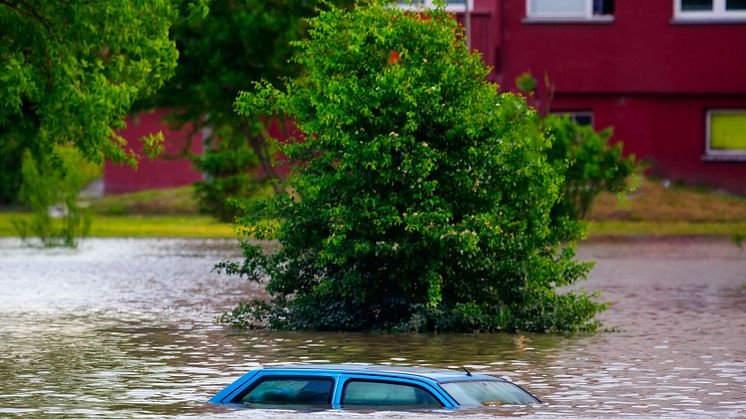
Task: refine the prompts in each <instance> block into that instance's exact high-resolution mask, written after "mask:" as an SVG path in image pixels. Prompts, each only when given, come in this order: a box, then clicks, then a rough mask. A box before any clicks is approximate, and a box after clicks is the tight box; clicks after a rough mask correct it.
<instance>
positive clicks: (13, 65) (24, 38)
mask: <svg viewBox="0 0 746 419" xmlns="http://www.w3.org/2000/svg"><path fill="white" fill-rule="evenodd" d="M176 16H177V14H176V10H175V9H174V7H173V5H172V2H170V1H156V2H153V1H148V0H91V1H82V0H74V1H66V2H58V1H46V0H24V1H18V0H2V1H0V57H1V58H2V61H1V62H2V64H0V66H2V67H1V70H0V154H2V156H3V157H2V158H0V175H1V177H2V187H0V193H2V195H1V196H0V202H2V203H7V202H10V201H12V200H14V199H15V197H16V194H17V192H18V188H19V187H20V182H21V178H20V173H21V160H22V159H21V156H22V155H23V152H24V149H28V150H29V151H30V153H31V157H32V158H34V159H37V160H39V159H45V160H46V159H50V160H51V161H52V163H54V162H55V161H58V160H59V156H56V157H55V155H56V151H55V150H56V149H57V148H56V146H58V145H72V146H74V147H76V148H77V149H78V150H80V151H81V152H82V154H83V156H84V157H85V158H87V159H89V160H91V161H94V162H101V161H102V160H103V159H104V158H109V159H112V160H114V161H117V162H128V163H130V164H135V161H136V156H135V154H134V153H132V152H126V151H125V150H124V149H123V147H122V146H123V144H124V139H123V138H121V137H120V136H118V135H117V134H116V129H118V128H122V127H123V125H124V122H123V121H124V118H125V116H126V114H127V112H128V110H129V108H130V106H131V105H132V103H133V102H134V101H135V100H136V99H138V98H141V97H143V96H146V95H148V94H151V93H153V92H154V91H155V89H157V88H158V87H160V86H161V85H162V84H163V83H164V81H165V80H166V79H168V77H170V76H171V74H172V73H173V70H174V67H175V66H176V58H177V55H178V54H177V51H176V47H175V45H174V42H173V41H172V40H171V39H169V28H170V26H171V24H172V23H173V20H174V19H175V18H176ZM156 141H157V137H156V136H153V137H150V138H148V142H147V144H149V145H151V146H153V145H154V143H155V142H156ZM54 164H57V166H59V162H57V163H54Z"/></svg>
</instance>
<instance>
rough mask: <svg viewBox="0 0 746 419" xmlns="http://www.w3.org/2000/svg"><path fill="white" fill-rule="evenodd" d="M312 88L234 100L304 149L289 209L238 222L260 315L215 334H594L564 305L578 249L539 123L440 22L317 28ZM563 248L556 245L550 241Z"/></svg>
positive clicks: (420, 17) (331, 19) (579, 274)
mask: <svg viewBox="0 0 746 419" xmlns="http://www.w3.org/2000/svg"><path fill="white" fill-rule="evenodd" d="M309 23H310V34H311V39H310V40H309V41H307V42H304V43H302V44H300V45H299V46H300V47H301V53H300V55H299V56H298V58H297V60H298V62H299V63H300V64H301V65H303V66H305V67H306V68H307V69H308V71H307V73H305V74H304V76H302V77H301V78H299V79H295V80H292V81H289V82H287V84H286V86H285V87H286V90H285V92H284V93H283V92H280V91H278V90H275V89H274V88H272V87H271V86H269V85H268V84H263V85H258V86H256V89H255V91H254V92H253V93H242V94H241V95H240V96H239V98H238V100H237V105H236V107H237V110H238V112H239V113H242V114H252V115H253V114H272V113H280V112H285V113H287V114H288V115H289V116H291V117H292V118H293V120H294V121H295V122H296V124H297V126H298V128H299V129H300V131H302V132H303V133H304V136H305V140H303V141H291V142H289V143H287V144H285V145H283V146H282V149H283V152H284V153H285V154H286V155H287V156H288V157H289V158H290V159H291V160H292V161H294V162H295V163H296V165H295V169H294V172H293V173H292V174H291V175H290V176H289V177H288V178H287V185H286V189H285V190H286V193H284V194H279V195H276V196H274V197H271V199H268V200H266V201H263V202H261V203H259V204H257V205H256V206H255V207H253V208H245V209H244V210H245V213H244V215H243V217H242V218H241V219H240V223H239V224H240V229H241V231H243V232H244V234H246V235H247V236H250V237H253V238H257V239H264V240H267V239H269V240H277V241H278V243H279V248H278V250H277V251H275V252H272V253H265V252H263V251H262V249H261V247H260V246H259V245H256V242H251V241H249V240H246V241H245V242H244V243H243V246H244V260H243V262H226V263H223V264H220V265H219V268H221V269H224V270H225V271H227V272H228V273H230V274H238V275H242V276H246V277H248V278H249V279H251V280H255V281H262V280H264V279H265V278H269V279H268V283H267V291H268V292H269V294H270V296H271V300H269V301H256V300H255V301H253V302H249V303H245V304H243V305H241V306H239V307H237V308H236V309H235V310H234V311H233V312H231V313H227V314H226V315H225V316H223V318H222V320H223V321H224V322H227V323H230V324H234V325H237V326H241V327H262V326H266V325H268V326H270V327H274V328H289V329H297V328H298V329H326V330H328V329H332V330H365V329H393V330H411V331H426V330H439V331H443V330H458V331H476V330H482V331H495V330H507V331H512V330H518V329H521V330H531V331H558V330H592V329H595V328H596V327H597V326H598V323H597V322H596V321H594V315H595V314H596V313H597V312H598V311H600V310H602V309H604V307H605V306H604V305H603V304H599V303H596V302H594V301H593V299H592V296H589V295H587V294H584V293H582V292H576V291H570V292H566V293H563V294H560V293H558V292H557V287H561V286H566V285H571V284H574V283H575V282H577V281H578V280H581V279H583V278H584V277H585V275H586V274H587V272H588V270H589V269H590V264H588V263H581V262H577V261H575V260H574V250H573V242H572V239H574V238H575V237H577V236H578V235H579V234H580V233H581V232H582V223H581V222H579V221H577V220H575V219H572V218H570V217H569V216H567V215H563V214H560V215H558V218H557V222H551V218H550V214H551V211H552V209H553V208H554V206H555V205H556V203H557V202H558V199H559V198H560V196H561V188H562V184H563V178H562V175H561V173H562V170H559V169H558V168H557V167H555V166H554V165H552V164H551V163H550V162H548V160H547V156H546V153H547V152H548V151H549V149H550V147H551V144H550V141H549V139H548V137H546V136H545V135H544V133H543V131H542V128H541V124H540V120H539V116H538V115H537V113H536V112H535V111H534V110H533V109H532V108H530V107H529V106H527V105H526V103H525V102H524V100H523V99H522V98H521V97H520V96H516V95H514V94H511V93H498V91H497V86H495V85H494V84H492V83H490V82H487V81H486V79H485V77H486V75H487V74H488V72H489V70H488V68H487V67H486V66H485V65H484V64H483V63H482V61H481V59H480V57H479V56H478V55H475V54H471V53H470V52H469V51H468V49H467V48H466V46H465V45H464V39H463V33H462V31H461V29H460V28H459V26H458V24H457V23H456V22H455V21H454V20H453V19H452V17H450V16H449V15H448V14H447V13H445V12H444V10H442V9H438V10H435V11H432V12H424V13H422V14H417V13H415V14H411V13H406V12H402V11H401V10H398V9H396V8H392V7H388V6H383V5H379V4H375V3H374V4H372V5H370V6H367V7H358V8H356V9H355V10H354V11H352V12H344V11H340V10H331V11H326V12H322V13H321V14H320V15H319V16H318V17H317V18H315V19H312V20H310V22H309ZM561 237H562V238H567V239H569V241H568V242H567V243H564V244H562V245H561V243H560V238H561Z"/></svg>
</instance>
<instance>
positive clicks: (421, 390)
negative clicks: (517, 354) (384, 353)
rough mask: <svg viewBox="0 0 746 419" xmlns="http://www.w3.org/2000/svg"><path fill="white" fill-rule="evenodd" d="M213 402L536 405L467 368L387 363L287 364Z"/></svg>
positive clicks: (256, 374)
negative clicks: (459, 369)
mask: <svg viewBox="0 0 746 419" xmlns="http://www.w3.org/2000/svg"><path fill="white" fill-rule="evenodd" d="M210 402H211V403H217V404H227V405H234V406H244V407H254V408H313V409H440V408H445V409H458V408H469V407H479V406H496V405H503V404H519V405H537V404H541V400H539V399H538V398H537V397H536V396H534V395H532V394H531V393H529V392H528V391H526V390H524V389H522V388H521V387H519V386H517V385H515V384H513V383H511V382H509V381H507V380H504V379H502V378H496V377H492V376H489V375H483V374H472V373H470V372H468V371H466V370H464V371H456V370H443V369H430V368H419V367H393V366H386V365H375V366H374V365H290V366H282V367H267V368H262V369H257V370H252V371H249V372H248V373H246V374H245V375H244V376H242V377H241V378H239V379H238V380H236V381H235V382H234V383H233V384H231V385H229V386H228V387H226V388H225V389H223V390H222V391H221V392H220V393H218V394H216V395H215V396H214V397H213V398H212V399H210Z"/></svg>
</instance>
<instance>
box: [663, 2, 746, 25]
mask: <svg viewBox="0 0 746 419" xmlns="http://www.w3.org/2000/svg"><path fill="white" fill-rule="evenodd" d="M673 7H674V18H675V19H677V20H690V19H691V20H746V10H730V11H729V10H725V0H712V11H704V12H703V11H696V12H687V11H683V10H681V0H674V2H673Z"/></svg>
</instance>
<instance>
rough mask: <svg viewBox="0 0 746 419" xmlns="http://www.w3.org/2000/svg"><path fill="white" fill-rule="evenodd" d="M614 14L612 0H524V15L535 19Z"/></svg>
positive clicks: (608, 15) (577, 17)
mask: <svg viewBox="0 0 746 419" xmlns="http://www.w3.org/2000/svg"><path fill="white" fill-rule="evenodd" d="M613 15H614V0H526V16H527V17H529V18H537V19H594V18H600V17H611V16H613Z"/></svg>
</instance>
